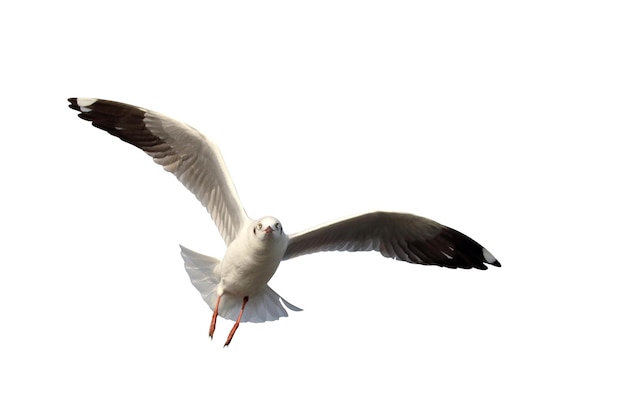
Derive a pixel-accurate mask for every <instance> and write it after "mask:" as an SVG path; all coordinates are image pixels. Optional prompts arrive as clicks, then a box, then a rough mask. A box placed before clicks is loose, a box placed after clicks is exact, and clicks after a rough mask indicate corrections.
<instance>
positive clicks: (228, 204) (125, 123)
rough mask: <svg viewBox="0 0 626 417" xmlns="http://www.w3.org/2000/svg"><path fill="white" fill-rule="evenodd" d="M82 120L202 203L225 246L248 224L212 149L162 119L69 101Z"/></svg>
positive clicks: (131, 109) (111, 105) (110, 104)
mask: <svg viewBox="0 0 626 417" xmlns="http://www.w3.org/2000/svg"><path fill="white" fill-rule="evenodd" d="M68 100H69V102H70V103H71V104H70V108H72V109H74V110H78V111H79V112H80V113H79V114H78V116H79V117H80V118H81V119H84V120H88V121H90V122H91V123H92V124H93V125H94V126H95V127H98V128H100V129H102V130H105V131H107V132H108V133H110V134H112V135H114V136H117V137H119V138H120V139H122V140H123V141H124V142H127V143H130V144H131V145H134V146H136V147H137V148H139V149H141V150H143V151H144V152H145V153H147V154H148V155H150V156H151V157H152V158H153V159H154V162H156V163H158V164H159V165H162V166H163V168H164V169H165V170H166V171H168V172H171V173H173V174H174V175H176V177H177V178H178V180H179V181H180V182H181V183H183V185H185V187H187V189H188V190H189V191H191V192H192V193H193V194H195V196H196V197H197V198H198V200H200V202H201V203H202V205H203V206H204V207H205V208H206V209H207V211H208V212H209V214H211V217H212V218H213V221H214V222H215V224H216V226H217V228H218V230H219V231H220V234H221V235H222V237H223V238H224V241H225V242H226V244H227V245H228V244H230V242H231V241H232V240H233V239H234V238H235V236H236V235H237V233H238V232H239V230H240V229H241V228H242V227H243V226H244V225H245V224H246V223H247V222H248V221H249V218H248V216H247V215H246V212H245V210H244V209H243V207H242V205H241V202H240V201H239V196H238V195H237V190H236V189H235V186H234V185H233V182H232V180H231V179H230V175H229V173H228V169H227V168H226V164H225V163H224V160H223V158H222V155H221V153H220V151H219V149H218V147H217V145H216V144H214V143H213V142H211V141H209V140H208V139H207V138H206V137H204V135H202V133H200V132H198V131H197V130H196V129H194V128H192V127H190V126H188V125H186V124H184V123H181V122H178V121H176V120H174V119H171V118H169V117H167V116H164V115H162V114H159V113H156V112H153V111H150V110H146V109H143V108H141V107H136V106H131V105H129V104H124V103H118V102H116V101H109V100H100V99H88V98H70V99H68Z"/></svg>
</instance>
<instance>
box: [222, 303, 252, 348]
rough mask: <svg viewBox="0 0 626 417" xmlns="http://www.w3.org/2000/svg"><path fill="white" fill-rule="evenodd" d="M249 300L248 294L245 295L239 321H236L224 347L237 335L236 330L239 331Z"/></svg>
mask: <svg viewBox="0 0 626 417" xmlns="http://www.w3.org/2000/svg"><path fill="white" fill-rule="evenodd" d="M247 302H248V296H247V295H246V296H245V297H243V304H242V305H241V311H240V312H239V317H237V321H236V322H235V325H234V326H233V328H232V330H231V331H230V333H228V338H227V339H226V343H224V347H226V346H228V345H229V344H230V341H231V340H233V336H234V335H235V332H236V331H237V328H238V327H239V322H240V321H241V316H243V309H244V308H245V307H246V303H247Z"/></svg>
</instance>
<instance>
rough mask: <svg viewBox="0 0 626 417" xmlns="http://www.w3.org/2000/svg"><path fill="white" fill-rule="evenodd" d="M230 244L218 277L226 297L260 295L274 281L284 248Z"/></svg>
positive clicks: (235, 242) (221, 263)
mask: <svg viewBox="0 0 626 417" xmlns="http://www.w3.org/2000/svg"><path fill="white" fill-rule="evenodd" d="M239 243H240V242H237V241H236V240H235V241H233V242H232V243H231V245H230V246H229V248H228V249H227V250H226V253H225V254H224V257H223V258H222V261H221V262H220V265H219V268H218V273H219V275H220V278H221V285H222V288H223V290H224V292H225V293H229V294H232V295H236V296H240V297H245V296H252V295H254V294H256V293H257V292H258V291H260V290H261V289H262V288H263V287H264V286H265V285H266V284H267V283H268V282H269V280H270V279H271V278H272V276H273V275H274V273H275V272H276V269H277V268H278V265H279V264H280V261H281V259H282V257H283V254H284V248H281V247H272V246H269V245H266V246H254V245H247V244H239Z"/></svg>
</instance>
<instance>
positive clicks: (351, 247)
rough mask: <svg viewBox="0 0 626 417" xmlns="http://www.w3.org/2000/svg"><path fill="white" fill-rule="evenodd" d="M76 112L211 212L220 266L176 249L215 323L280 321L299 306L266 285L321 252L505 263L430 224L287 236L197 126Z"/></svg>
mask: <svg viewBox="0 0 626 417" xmlns="http://www.w3.org/2000/svg"><path fill="white" fill-rule="evenodd" d="M68 101H69V102H70V106H69V107H70V108H71V109H73V110H77V111H78V112H79V114H78V117H80V118H81V119H84V120H87V121H89V122H91V124H92V125H93V126H95V127H97V128H99V129H102V130H104V131H106V132H108V133H110V134H111V135H113V136H117V137H118V138H120V139H121V140H123V141H124V142H127V143H129V144H131V145H133V146H135V147H137V148H139V149H141V150H142V151H144V152H145V153H146V154H148V155H149V156H151V157H152V158H153V160H154V161H155V162H156V163H157V164H159V165H161V166H162V167H163V168H164V169H165V170H166V171H168V172H171V173H172V174H174V175H175V176H176V177H177V178H178V180H179V181H180V182H181V183H182V184H183V185H184V186H185V187H187V189H188V190H189V191H191V192H192V193H193V194H194V195H195V196H196V198H197V199H198V200H199V201H200V203H202V205H203V206H204V207H205V208H206V209H207V211H208V212H209V214H210V215H211V217H212V218H213V221H214V222H215V225H216V226H217V229H218V230H219V232H220V234H221V235H222V238H223V239H224V242H225V243H226V247H227V248H226V251H225V253H224V255H223V257H222V259H221V260H220V259H216V258H212V257H209V256H206V255H202V254H200V253H197V252H194V251H192V250H190V249H187V248H185V247H184V246H182V245H181V246H180V248H181V255H182V257H183V260H184V264H185V269H186V271H187V273H188V274H189V277H190V279H191V282H192V284H193V285H194V286H195V287H196V289H197V290H198V291H199V292H200V294H201V295H202V298H203V299H204V301H205V302H206V303H207V304H208V305H209V307H210V308H211V309H212V310H213V316H212V318H211V324H210V327H209V337H210V338H211V339H212V338H213V334H214V332H215V327H216V322H217V317H218V316H221V317H223V318H225V319H228V320H233V321H235V324H234V325H233V327H232V329H231V331H230V333H229V334H228V337H227V338H226V343H225V344H224V346H225V347H226V346H228V345H229V344H230V343H231V341H232V339H233V336H234V335H235V331H236V330H237V328H238V327H239V324H240V323H241V322H253V323H261V322H265V321H271V320H277V319H279V318H281V317H286V316H287V315H288V313H287V311H286V310H285V307H286V308H288V309H290V310H292V311H301V309H300V308H298V307H296V306H294V305H293V304H291V303H289V302H288V301H286V300H285V299H284V298H282V297H281V296H279V295H278V294H277V293H276V292H274V290H272V289H271V288H270V287H269V286H268V282H269V281H270V279H271V278H272V276H273V275H274V273H275V272H276V269H277V268H278V265H279V264H280V263H281V262H282V261H284V260H287V259H292V258H295V257H298V256H301V255H306V254H310V253H315V252H321V251H348V252H355V251H372V250H374V251H377V252H379V253H380V254H381V255H382V256H384V257H386V258H391V259H396V260H399V261H405V262H409V263H413V264H422V265H438V266H441V267H446V268H465V269H470V268H477V269H487V265H486V264H489V265H493V266H497V267H499V266H500V262H498V260H497V259H496V258H495V257H494V256H493V255H492V254H491V253H490V252H489V251H488V250H487V249H485V248H484V247H482V246H481V245H480V244H478V243H477V242H476V241H474V240H473V239H471V238H470V237H468V236H466V235H464V234H463V233H460V232H458V231H456V230H454V229H452V228H449V227H446V226H444V225H442V224H439V223H437V222H435V221H433V220H430V219H427V218H425V217H420V216H416V215H413V214H406V213H393V212H383V211H377V212H370V213H364V214H360V215H356V216H352V217H347V218H343V219H341V220H335V221H331V222H328V223H326V224H322V225H319V226H316V227H313V228H311V229H308V230H305V231H302V232H299V233H294V234H287V233H285V231H284V229H283V225H282V224H281V223H280V221H278V219H276V218H275V217H272V216H266V217H261V218H259V219H256V220H254V219H251V218H250V217H249V216H248V215H247V214H246V211H245V210H244V208H243V206H242V204H241V201H240V200H239V195H238V194H237V190H236V189H235V186H234V184H233V182H232V180H231V178H230V175H229V173H228V170H227V168H226V164H225V163H224V160H223V158H222V155H221V153H220V150H219V148H218V147H217V145H216V144H215V143H213V142H212V141H210V140H209V139H207V138H206V137H205V136H204V135H203V134H202V133H200V132H199V131H197V130H196V129H194V128H192V127H191V126H189V125H187V124H185V123H182V122H179V121H176V120H174V119H171V118H169V117H167V116H164V115H162V114H159V113H156V112H153V111H151V110H147V109H144V108H141V107H136V106H132V105H129V104H124V103H120V102H115V101H109V100H101V99H94V98H70V99H68Z"/></svg>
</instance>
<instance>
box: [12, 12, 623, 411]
mask: <svg viewBox="0 0 626 417" xmlns="http://www.w3.org/2000/svg"><path fill="white" fill-rule="evenodd" d="M221 3H226V2H220V3H217V2H203V3H202V6H199V4H200V2H197V4H196V3H194V2H187V1H177V2H167V3H159V2H152V1H151V2H130V1H106V2H105V1H100V2H95V1H89V2H88V1H75V2H68V1H60V2H58V1H57V2H30V3H29V2H21V3H20V5H19V6H16V5H10V6H9V5H7V4H9V3H7V4H4V5H3V6H0V8H1V9H2V10H1V11H0V16H1V17H0V35H1V39H2V64H1V70H0V71H1V74H2V77H1V79H0V83H1V92H2V97H1V98H2V100H1V101H0V102H1V104H0V105H1V106H2V109H1V115H2V164H1V166H0V169H1V170H2V171H1V172H0V174H1V176H0V181H2V196H3V198H2V204H1V207H2V208H1V213H2V216H1V219H0V222H1V224H0V227H1V235H0V236H1V237H0V244H1V245H2V246H1V248H0V249H1V262H0V338H1V344H0V392H1V395H2V399H1V400H0V414H2V415H6V416H25V415H51V414H56V415H65V416H84V415H93V416H110V415H129V416H130V415H184V416H206V415H225V414H226V413H228V415H248V416H250V415H270V414H272V415H342V414H346V413H349V415H361V414H362V413H364V412H370V413H376V414H380V415H394V416H395V415H425V416H443V415H454V416H459V415H480V416H528V415H542V416H554V415H603V416H623V415H624V414H625V413H626V405H625V401H626V400H624V393H625V392H626V376H625V375H626V359H625V355H624V352H626V338H625V335H624V331H625V319H626V307H625V303H624V299H625V296H626V285H625V284H624V272H623V264H624V231H625V230H624V221H623V212H624V209H625V207H624V203H623V194H624V177H625V176H624V174H625V172H624V171H625V169H624V151H623V147H622V146H623V145H622V144H623V141H624V138H625V130H626V129H625V123H624V121H625V111H626V101H625V97H626V82H625V80H626V75H625V74H626V60H625V54H624V51H625V46H626V45H625V43H626V42H625V40H626V30H625V29H624V21H626V16H625V14H624V11H623V10H622V9H621V7H620V5H621V2H617V1H616V2H610V1H594V2H591V1H587V2H585V1H578V2H572V1H568V2H565V1H525V2H515V4H513V2H498V1H492V2H490V1H476V2H458V1H438V2H405V3H403V2H387V1H386V2H368V1H363V2H356V1H355V2H345V1H328V2H327V1H316V2H306V4H305V2H294V1H282V2H276V1H269V2H260V1H255V2H251V1H250V2H228V5H224V4H221ZM505 4H506V5H505ZM73 96H92V97H100V98H107V99H113V100H117V101H123V102H127V103H131V104H136V105H140V106H143V107H146V108H150V109H153V110H156V111H159V112H162V113H165V114H167V115H170V116H172V117H174V118H177V119H180V120H182V121H185V122H187V123H189V124H191V125H192V126H194V127H196V128H198V129H199V130H201V131H202V132H204V133H205V134H206V135H207V136H209V137H211V138H212V139H213V140H215V141H216V142H217V143H218V144H219V146H220V147H221V149H222V153H223V155H224V158H225V159H226V162H227V164H228V166H229V169H230V172H231V174H232V176H233V179H234V182H235V184H236V185H237V188H238V190H239V194H240V196H241V198H242V200H243V202H244V204H245V206H246V209H247V211H248V213H249V214H250V215H251V216H253V217H260V216H262V215H266V214H271V215H274V216H276V217H278V218H279V219H280V220H281V221H282V223H283V224H284V226H285V228H286V229H287V231H288V232H296V231H299V230H301V229H304V228H308V227H310V226H313V225H315V224H318V223H321V222H325V221H328V220H330V219H333V218H337V217H343V216H346V215H350V214H356V213H360V212H363V211H369V210H375V209H387V210H396V211H406V212H413V213H416V214H419V215H423V216H427V217H431V218H433V219H435V220H437V221H439V222H441V223H444V224H446V225H449V226H451V227H453V228H456V229H458V230H460V231H462V232H464V233H466V234H468V235H470V236H471V237H473V238H474V239H476V240H477V241H478V242H480V243H481V244H483V245H485V246H486V247H487V248H488V249H489V250H490V251H491V252H492V253H493V254H494V255H495V256H496V257H497V258H498V259H499V260H500V261H501V262H502V265H503V266H502V268H499V269H498V268H490V269H489V270H488V271H476V270H473V271H464V270H461V271H459V270H444V269H441V268H437V267H424V266H416V265H409V264H406V263H402V262H394V261H391V260H388V259H384V258H382V257H380V256H379V255H378V254H376V253H361V254H344V253H327V254H317V255H311V256H307V257H302V258H298V259H295V260H290V261H289V262H286V263H284V264H283V265H281V267H280V268H279V270H278V272H277V274H276V276H275V277H274V279H273V280H272V282H271V285H272V287H273V288H274V289H275V290H276V291H277V292H278V293H279V294H281V295H282V296H284V297H285V298H286V299H287V300H289V301H290V302H292V303H294V304H295V305H297V306H299V307H302V308H303V309H304V311H303V312H301V313H294V314H292V315H291V316H290V317H289V318H287V319H281V320H279V321H277V322H272V323H265V324H243V325H242V326H241V327H240V328H239V331H238V333H237V335H236V336H235V339H234V341H233V344H232V345H231V346H230V347H229V348H226V349H224V348H222V344H223V342H224V340H225V338H226V335H227V333H228V330H229V329H230V326H231V324H232V322H228V321H224V320H221V319H220V321H218V327H217V332H216V338H215V340H213V341H210V340H209V339H208V337H207V330H208V326H209V320H210V314H211V312H210V310H209V308H208V307H207V306H206V305H205V304H204V302H203V301H202V299H201V298H200V296H199V294H198V293H197V292H196V290H195V289H194V288H193V287H192V286H191V284H190V283H189V281H188V277H187V274H186V273H185V271H184V269H183V263H182V260H181V259H180V256H179V253H178V246H177V245H178V244H179V243H181V244H184V245H186V246H188V247H190V248H191V249H194V250H197V251H200V252H203V253H206V254H208V255H213V256H217V257H219V256H221V254H222V253H223V250H224V246H223V243H222V241H221V238H220V236H219V234H218V233H217V231H216V229H215V227H214V226H213V224H212V222H211V220H210V217H209V216H208V215H207V213H206V212H205V211H204V209H203V208H202V207H201V206H200V204H198V203H197V201H196V200H195V198H194V197H193V195H191V194H190V193H189V192H187V191H186V190H185V189H184V187H182V186H181V185H180V184H179V183H178V182H177V181H176V179H175V178H174V177H173V176H171V175H169V174H167V173H165V172H164V171H163V170H162V169H161V168H160V167H158V166H157V165H155V164H154V163H153V162H152V161H151V160H150V158H148V157H146V156H145V155H144V154H143V153H142V152H140V151H138V150H137V149H135V148H133V147H131V146H128V145H127V144H125V143H123V142H121V141H119V140H118V139H116V138H114V137H112V136H109V135H107V134H106V133H104V132H102V131H99V130H97V129H94V128H93V127H91V126H90V125H89V124H88V123H86V122H84V121H81V120H80V119H78V118H77V117H76V113H75V112H74V111H71V110H70V109H68V108H67V104H68V103H67V102H66V98H67V97H73ZM322 413H323V414H322Z"/></svg>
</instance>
